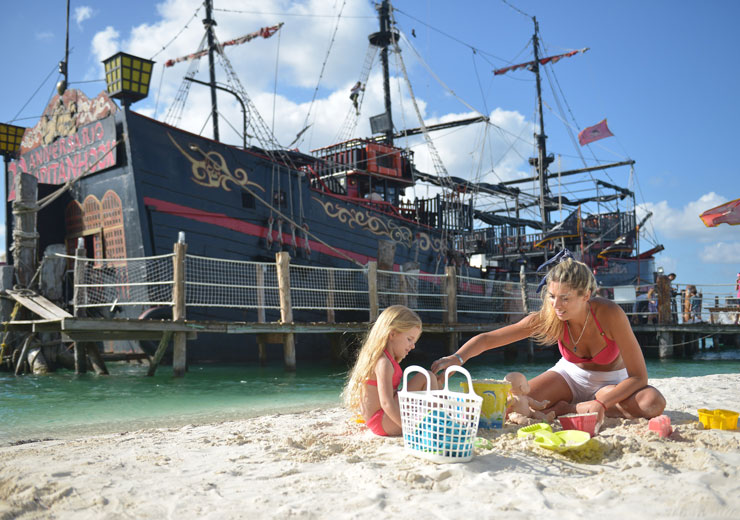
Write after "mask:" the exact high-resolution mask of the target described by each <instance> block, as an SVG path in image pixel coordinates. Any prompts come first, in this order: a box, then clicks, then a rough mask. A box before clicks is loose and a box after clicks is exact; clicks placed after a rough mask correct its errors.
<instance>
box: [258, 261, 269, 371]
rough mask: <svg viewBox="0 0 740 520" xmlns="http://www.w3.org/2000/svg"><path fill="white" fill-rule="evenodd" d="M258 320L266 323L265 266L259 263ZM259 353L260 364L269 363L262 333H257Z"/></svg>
mask: <svg viewBox="0 0 740 520" xmlns="http://www.w3.org/2000/svg"><path fill="white" fill-rule="evenodd" d="M256 278H257V322H258V323H265V321H266V318H265V266H264V265H263V264H257V266H256ZM257 355H258V357H259V361H260V365H265V364H267V347H266V345H265V341H264V338H263V337H262V335H261V334H257Z"/></svg>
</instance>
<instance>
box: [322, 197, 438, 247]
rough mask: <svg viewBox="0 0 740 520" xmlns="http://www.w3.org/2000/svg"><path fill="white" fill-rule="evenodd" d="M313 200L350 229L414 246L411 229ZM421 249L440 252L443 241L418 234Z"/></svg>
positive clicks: (373, 216)
mask: <svg viewBox="0 0 740 520" xmlns="http://www.w3.org/2000/svg"><path fill="white" fill-rule="evenodd" d="M313 200H315V201H316V202H318V203H319V204H321V206H322V207H323V208H324V212H325V213H326V214H327V215H328V216H329V217H331V218H335V219H337V220H339V222H341V223H342V224H348V225H349V227H351V228H354V227H355V226H358V227H360V228H363V229H366V230H368V231H370V232H371V233H372V234H373V235H380V236H386V237H388V238H390V239H391V240H395V241H396V242H399V243H401V244H404V245H406V246H407V247H409V248H410V247H411V246H412V245H413V240H414V234H413V232H412V230H411V228H408V227H405V226H400V225H398V224H397V223H395V222H393V221H387V220H384V219H382V218H379V217H376V216H375V215H371V214H370V213H368V212H367V211H360V210H356V209H347V208H344V207H340V206H336V205H335V204H334V203H333V202H331V201H325V202H324V201H322V200H320V199H318V198H316V197H313ZM417 240H418V245H419V249H421V250H422V251H428V250H430V249H431V250H433V251H440V249H441V247H442V241H441V240H440V239H438V238H432V237H430V236H429V235H428V234H427V233H424V232H420V233H418V234H417Z"/></svg>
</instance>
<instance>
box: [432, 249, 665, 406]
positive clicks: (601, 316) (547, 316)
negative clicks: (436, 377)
mask: <svg viewBox="0 0 740 520" xmlns="http://www.w3.org/2000/svg"><path fill="white" fill-rule="evenodd" d="M558 257H559V258H558V260H560V262H559V263H558V264H557V265H556V266H555V267H554V268H553V269H551V270H550V272H549V273H548V274H547V276H546V277H545V279H544V280H543V283H544V284H546V288H547V289H546V291H545V294H544V296H543V305H542V309H541V310H540V311H539V312H533V313H531V314H529V315H528V316H527V317H525V318H524V319H522V320H521V321H519V322H518V323H515V324H512V325H508V326H506V327H503V328H500V329H497V330H494V331H491V332H485V333H483V334H479V335H477V336H475V337H473V338H472V339H470V340H469V341H467V342H466V343H465V344H464V345H463V346H462V347H460V349H458V351H457V352H456V353H455V354H452V355H451V356H447V357H443V358H441V359H438V360H437V361H435V362H434V363H433V364H432V367H431V369H432V372H434V373H436V372H438V371H439V370H443V369H445V368H447V367H448V366H450V365H453V364H455V365H462V364H463V363H464V362H465V361H467V360H468V359H470V358H472V357H475V356H477V355H478V354H481V353H482V352H485V351H486V350H490V349H493V348H498V347H501V346H503V345H508V344H509V343H513V342H515V341H520V340H522V339H525V338H529V337H531V338H534V339H535V340H537V341H538V342H539V343H543V344H551V343H555V342H557V343H558V347H559V349H560V353H561V354H562V356H563V357H562V358H561V359H560V360H559V361H558V362H557V363H556V364H555V366H554V367H552V368H551V369H549V370H548V371H547V372H545V373H543V374H540V375H539V376H537V377H535V378H534V379H532V380H531V381H530V382H529V384H530V388H531V391H530V393H529V395H530V396H531V397H532V398H534V399H536V400H537V401H545V400H547V401H549V402H550V404H551V406H550V407H549V408H548V409H546V410H543V411H544V412H545V413H547V412H549V411H554V412H555V414H556V415H563V414H566V413H589V412H597V413H598V414H599V419H598V420H599V421H601V420H602V419H603V418H604V414H606V415H608V416H610V417H625V418H628V419H632V418H637V417H645V418H651V417H655V416H658V415H660V414H661V413H662V412H663V409H664V408H665V398H664V397H663V395H662V394H661V393H660V392H659V391H658V390H657V389H655V388H653V387H652V386H649V385H648V384H647V378H648V376H647V368H646V366H645V358H644V357H643V355H642V351H641V350H640V345H639V344H638V343H637V339H636V338H635V335H634V333H633V332H632V328H631V327H630V323H629V320H628V319H627V316H626V314H625V313H624V311H623V310H622V309H621V308H620V307H619V305H617V304H615V303H614V302H612V301H610V300H607V299H605V298H601V297H599V296H594V297H592V295H593V294H594V293H595V291H596V279H595V278H594V276H593V273H592V272H591V270H590V269H589V268H588V266H587V265H586V264H584V263H582V262H578V261H576V260H575V259H573V258H572V256H571V255H570V252H568V251H567V250H564V251H563V252H561V253H560V254H559V255H558ZM541 286H542V284H541Z"/></svg>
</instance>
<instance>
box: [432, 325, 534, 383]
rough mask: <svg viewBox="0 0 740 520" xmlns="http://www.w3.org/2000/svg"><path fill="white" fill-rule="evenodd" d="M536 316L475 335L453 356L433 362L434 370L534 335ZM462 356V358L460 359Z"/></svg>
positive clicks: (437, 370)
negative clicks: (533, 325)
mask: <svg viewBox="0 0 740 520" xmlns="http://www.w3.org/2000/svg"><path fill="white" fill-rule="evenodd" d="M534 319H535V316H533V315H531V314H530V315H528V316H525V317H524V318H523V319H522V320H520V321H518V322H517V323H513V324H511V325H507V326H506V327H501V328H500V329H496V330H492V331H490V332H484V333H482V334H478V335H477V336H473V337H472V338H470V339H469V340H468V341H467V342H465V344H464V345H463V346H462V347H460V348H459V349H458V350H457V352H455V353H454V354H452V355H451V356H446V357H443V358H440V359H438V360H437V361H435V362H434V363H432V372H434V373H435V374H436V373H437V372H439V371H440V370H444V369H445V368H447V367H448V366H451V365H462V364H463V363H465V362H466V361H467V360H468V359H470V358H473V357H475V356H477V355H478V354H481V353H482V352H485V351H486V350H490V349H492V348H498V347H501V346H503V345H508V344H509V343H514V342H515V341H520V340H522V339H524V338H528V337H530V336H531V335H532V321H533V320H534ZM458 356H460V359H458Z"/></svg>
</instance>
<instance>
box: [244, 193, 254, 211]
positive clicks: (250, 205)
mask: <svg viewBox="0 0 740 520" xmlns="http://www.w3.org/2000/svg"><path fill="white" fill-rule="evenodd" d="M254 207H255V204H254V195H252V194H251V193H248V192H246V191H242V208H246V209H254Z"/></svg>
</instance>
